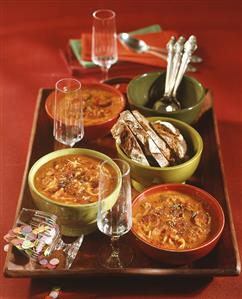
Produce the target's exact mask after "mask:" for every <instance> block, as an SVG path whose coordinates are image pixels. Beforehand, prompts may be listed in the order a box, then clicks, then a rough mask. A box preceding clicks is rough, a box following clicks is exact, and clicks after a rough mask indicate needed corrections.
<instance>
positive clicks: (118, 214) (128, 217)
mask: <svg viewBox="0 0 242 299" xmlns="http://www.w3.org/2000/svg"><path fill="white" fill-rule="evenodd" d="M113 161H114V162H115V163H116V164H117V166H118V167H119V170H120V177H119V178H118V179H119V180H120V184H119V186H120V190H119V194H118V196H117V199H115V200H114V201H113V202H114V204H111V203H110V205H107V202H106V201H105V200H104V199H105V198H106V196H107V189H108V186H107V184H108V182H109V179H108V176H110V174H109V172H108V171H107V169H108V167H110V166H109V165H110V161H108V160H107V161H104V162H103V163H102V164H101V166H100V178H99V199H98V215H97V225H98V228H99V230H100V231H101V232H102V233H104V234H106V235H108V236H110V237H111V243H110V244H109V245H108V246H103V247H102V248H101V249H100V252H99V253H98V258H99V262H100V264H101V265H103V266H104V267H107V268H124V267H126V266H128V265H129V264H130V263H131V261H132V258H133V254H132V250H131V249H130V248H129V247H128V246H127V245H125V244H123V243H120V244H119V238H120V236H122V235H124V234H126V233H127V232H128V231H129V230H130V228H131V225H132V197H131V186H130V167H129V164H128V163H127V162H125V161H123V160H120V159H113ZM112 200H113V199H112Z"/></svg>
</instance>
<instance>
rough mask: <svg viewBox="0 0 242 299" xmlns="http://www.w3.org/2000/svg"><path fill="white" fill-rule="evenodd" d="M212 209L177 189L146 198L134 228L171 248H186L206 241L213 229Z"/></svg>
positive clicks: (150, 240)
mask: <svg viewBox="0 0 242 299" xmlns="http://www.w3.org/2000/svg"><path fill="white" fill-rule="evenodd" d="M211 220H212V219H211V214H210V213H209V208H208V207H205V206H204V204H203V203H202V202H201V201H200V200H199V199H197V198H195V197H192V196H190V195H187V194H183V193H180V192H177V191H163V192H160V193H156V194H152V195H149V196H147V197H145V199H144V200H142V201H141V202H140V203H139V204H137V205H136V207H135V208H134V211H133V229H134V230H135V231H136V233H137V234H138V235H139V236H140V237H141V238H142V239H143V240H145V241H146V242H147V243H149V244H151V245H154V246H156V247H160V248H162V249H167V250H186V249H190V248H194V247H197V246H199V245H201V244H202V243H204V242H205V241H206V240H207V238H208V237H209V235H210V232H211Z"/></svg>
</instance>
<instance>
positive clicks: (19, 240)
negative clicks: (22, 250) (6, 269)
mask: <svg viewBox="0 0 242 299" xmlns="http://www.w3.org/2000/svg"><path fill="white" fill-rule="evenodd" d="M11 243H12V244H13V245H14V246H17V245H21V244H22V243H23V240H21V239H13V240H11Z"/></svg>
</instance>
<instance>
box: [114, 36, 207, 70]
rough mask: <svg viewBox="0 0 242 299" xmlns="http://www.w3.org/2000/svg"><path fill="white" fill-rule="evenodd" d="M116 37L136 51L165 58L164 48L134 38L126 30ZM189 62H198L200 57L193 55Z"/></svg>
mask: <svg viewBox="0 0 242 299" xmlns="http://www.w3.org/2000/svg"><path fill="white" fill-rule="evenodd" d="M118 39H119V41H120V42H121V43H122V44H123V45H124V46H126V47H128V48H129V49H131V50H133V51H135V52H137V53H150V54H153V55H155V56H157V57H160V58H162V59H164V60H166V59H167V50H166V49H162V48H157V47H152V46H149V45H147V43H146V42H145V41H143V40H141V39H138V38H135V37H133V36H131V35H130V34H128V33H126V32H123V33H120V34H118ZM191 62H193V63H200V62H202V58H201V57H199V56H195V55H194V56H192V59H191ZM190 71H191V70H190Z"/></svg>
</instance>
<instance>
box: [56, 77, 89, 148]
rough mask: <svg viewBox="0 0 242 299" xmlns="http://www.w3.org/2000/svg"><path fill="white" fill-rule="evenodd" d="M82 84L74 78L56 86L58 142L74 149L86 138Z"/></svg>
mask: <svg viewBox="0 0 242 299" xmlns="http://www.w3.org/2000/svg"><path fill="white" fill-rule="evenodd" d="M82 109H83V107H82V98H81V83H80V82H79V81H78V80H76V79H72V78H65V79H61V80H59V81H58V82H56V85H55V103H54V130H53V135H54V137H55V139H56V140H57V141H59V142H60V143H62V144H65V145H68V146H70V147H72V146H73V145H74V144H75V143H76V142H78V141H80V140H81V139H82V138H83V136H84V125H83V110H82Z"/></svg>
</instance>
